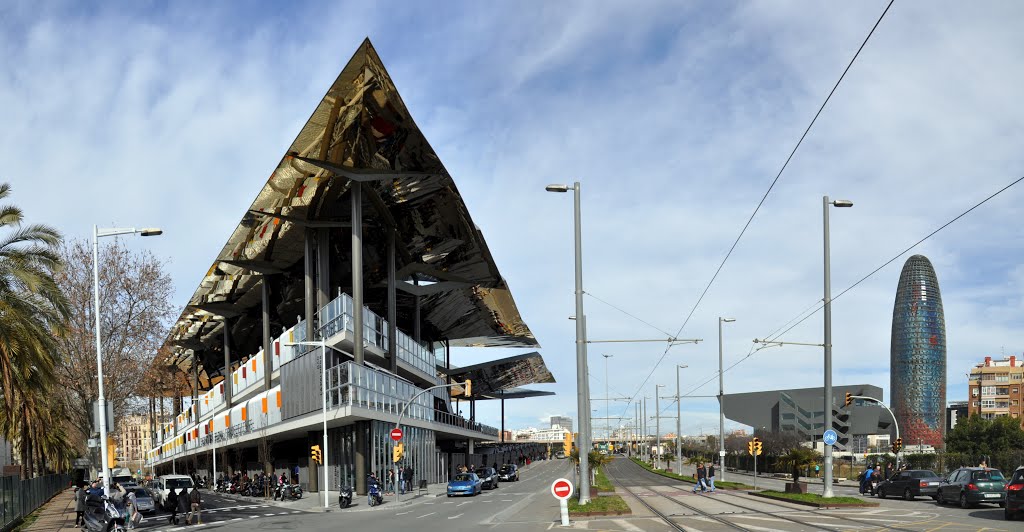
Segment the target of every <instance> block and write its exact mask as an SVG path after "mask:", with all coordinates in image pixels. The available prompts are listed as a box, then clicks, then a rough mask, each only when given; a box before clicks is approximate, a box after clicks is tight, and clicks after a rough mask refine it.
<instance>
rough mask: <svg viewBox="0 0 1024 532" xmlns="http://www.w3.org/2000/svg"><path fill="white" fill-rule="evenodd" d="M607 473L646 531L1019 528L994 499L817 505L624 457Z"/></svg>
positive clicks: (945, 531)
mask: <svg viewBox="0 0 1024 532" xmlns="http://www.w3.org/2000/svg"><path fill="white" fill-rule="evenodd" d="M608 474H609V476H610V477H611V478H612V480H613V482H615V483H616V484H617V485H618V486H621V487H622V488H623V491H624V492H625V493H623V495H624V498H625V497H629V498H630V499H631V501H630V502H631V505H630V506H631V507H634V508H638V510H639V511H637V510H634V517H633V518H632V519H630V520H629V524H631V525H632V526H636V527H637V529H639V530H644V531H651V532H661V531H673V530H688V531H694V532H718V531H725V530H749V531H775V530H778V531H784V532H789V531H821V530H826V531H839V530H865V531H867V530H900V531H926V530H939V529H941V530H942V531H943V532H959V531H971V532H974V531H978V530H1005V531H1011V530H1019V525H1017V524H1016V523H1007V522H1006V521H1003V517H1002V516H1003V511H1002V509H1000V508H999V507H998V506H995V505H986V506H982V507H979V508H975V509H971V510H961V509H959V508H953V507H947V506H938V505H936V504H935V502H934V501H932V500H931V499H927V498H921V499H917V500H913V501H904V500H902V499H885V500H879V499H876V498H874V497H863V499H865V500H870V501H877V502H879V503H880V506H879V507H878V508H845V509H835V510H819V509H816V508H811V507H807V506H798V505H794V504H789V503H784V502H779V501H771V500H766V499H763V498H758V497H755V496H753V495H749V494H747V492H745V491H724V490H718V491H716V492H715V493H714V494H694V493H693V492H692V487H693V485H692V484H683V483H679V482H675V481H673V480H671V479H668V478H665V477H661V476H659V475H655V474H653V473H650V472H648V471H645V470H644V469H642V468H641V467H640V466H638V465H636V464H634V463H633V462H631V461H629V460H628V459H622V458H619V459H616V460H615V461H614V462H612V464H611V465H609V466H608ZM732 479H735V476H733V477H732ZM759 484H760V482H759ZM849 490H852V488H849V489H847V488H844V489H842V490H841V493H842V492H846V491H849ZM854 491H855V490H854ZM843 494H845V493H843ZM640 501H643V502H640ZM645 503H646V505H645ZM645 506H647V507H645ZM659 513H660V514H661V516H659V515H658V514H659ZM640 518H643V520H641V519H640ZM670 522H671V524H670ZM606 528H607V529H610V530H629V529H627V528H613V527H606Z"/></svg>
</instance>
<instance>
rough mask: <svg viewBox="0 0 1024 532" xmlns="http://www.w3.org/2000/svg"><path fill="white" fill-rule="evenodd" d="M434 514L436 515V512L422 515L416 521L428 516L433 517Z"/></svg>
mask: <svg viewBox="0 0 1024 532" xmlns="http://www.w3.org/2000/svg"><path fill="white" fill-rule="evenodd" d="M436 513H437V512H430V513H429V514H423V515H421V516H419V517H417V518H416V519H423V518H424V517H427V516H428V515H434V514H436Z"/></svg>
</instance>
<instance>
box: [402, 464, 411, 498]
mask: <svg viewBox="0 0 1024 532" xmlns="http://www.w3.org/2000/svg"><path fill="white" fill-rule="evenodd" d="M402 484H404V486H405V489H406V490H407V491H410V492H411V491H412V466H410V465H408V464H406V466H405V469H404V470H403V471H402Z"/></svg>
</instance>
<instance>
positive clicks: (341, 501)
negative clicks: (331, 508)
mask: <svg viewBox="0 0 1024 532" xmlns="http://www.w3.org/2000/svg"><path fill="white" fill-rule="evenodd" d="M338 506H339V507H341V508H348V507H349V506H352V488H351V487H349V486H343V487H342V488H341V491H340V492H339V493H338Z"/></svg>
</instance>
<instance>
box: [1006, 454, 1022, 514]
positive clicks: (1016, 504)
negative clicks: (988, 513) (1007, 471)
mask: <svg viewBox="0 0 1024 532" xmlns="http://www.w3.org/2000/svg"><path fill="white" fill-rule="evenodd" d="M1021 513H1024V466H1020V467H1018V468H1017V470H1016V471H1014V472H1013V476H1012V477H1010V482H1009V484H1007V485H1006V510H1004V511H1003V517H1005V518H1006V520H1007V521H1013V520H1014V519H1017V518H1018V517H1020V515H1021Z"/></svg>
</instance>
